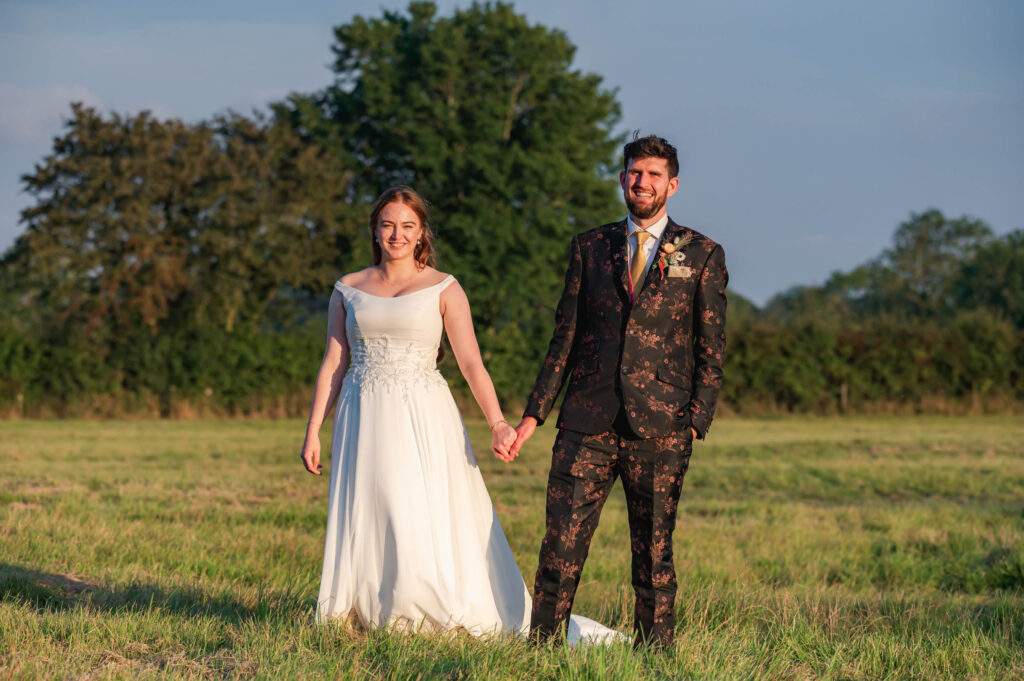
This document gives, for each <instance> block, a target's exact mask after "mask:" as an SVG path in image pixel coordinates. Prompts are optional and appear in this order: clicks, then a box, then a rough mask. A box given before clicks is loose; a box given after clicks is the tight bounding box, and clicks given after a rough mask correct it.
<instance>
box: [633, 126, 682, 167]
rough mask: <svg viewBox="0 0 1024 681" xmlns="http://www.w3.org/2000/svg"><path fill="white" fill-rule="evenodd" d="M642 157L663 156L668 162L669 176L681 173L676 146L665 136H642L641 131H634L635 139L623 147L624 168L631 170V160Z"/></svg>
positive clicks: (637, 159)
mask: <svg viewBox="0 0 1024 681" xmlns="http://www.w3.org/2000/svg"><path fill="white" fill-rule="evenodd" d="M642 158H663V159H665V160H666V161H667V162H668V176H669V178H673V177H675V176H676V175H678V174H679V157H678V156H677V155H676V148H675V147H673V146H672V145H671V144H669V142H668V140H667V139H665V138H664V137H658V136H657V135H647V136H646V137H641V136H640V131H639V130H636V131H634V132H633V141H632V142H627V143H626V146H624V147H622V169H623V170H629V162H630V161H639V160H640V159H642Z"/></svg>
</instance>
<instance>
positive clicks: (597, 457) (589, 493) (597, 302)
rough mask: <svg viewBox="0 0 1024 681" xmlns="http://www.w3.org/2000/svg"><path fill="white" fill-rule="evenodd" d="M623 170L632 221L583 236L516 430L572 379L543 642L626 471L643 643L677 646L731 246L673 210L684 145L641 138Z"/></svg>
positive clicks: (560, 442)
mask: <svg viewBox="0 0 1024 681" xmlns="http://www.w3.org/2000/svg"><path fill="white" fill-rule="evenodd" d="M623 166H624V170H623V172H622V173H620V174H619V183H620V184H621V185H622V195H623V197H624V198H625V200H626V206H627V208H628V209H629V216H628V217H627V218H626V219H625V220H621V221H619V222H613V223H611V224H607V225H603V226H601V227H597V228H596V229H592V230H590V231H588V232H583V233H582V234H578V235H576V237H574V238H573V240H572V245H571V248H570V252H569V270H568V272H567V273H566V275H565V290H564V291H563V292H562V298H561V300H560V301H559V303H558V309H557V311H556V315H555V330H554V333H553V334H552V337H551V344H550V345H549V347H548V354H547V357H546V358H545V359H544V365H543V366H542V367H541V370H540V374H539V375H538V376H537V382H536V383H535V384H534V388H533V393H532V394H531V395H530V399H529V402H528V403H527V406H526V411H525V413H524V416H523V420H522V423H520V424H519V426H518V428H517V429H516V430H517V431H518V435H519V437H518V438H517V440H516V443H515V445H514V446H513V451H514V452H517V453H518V451H519V448H520V447H521V446H522V444H523V442H525V441H526V440H527V439H528V438H529V437H530V436H531V435H533V432H534V429H536V427H537V426H538V425H539V424H541V423H543V422H544V419H545V418H547V415H548V413H549V412H550V411H551V408H552V406H553V405H554V402H555V398H556V397H557V396H558V393H559V392H560V391H561V389H562V385H563V384H564V383H565V382H566V379H567V378H568V381H569V387H568V390H567V391H566V394H565V400H564V402H563V403H562V409H561V413H560V415H559V418H558V437H557V438H556V439H555V445H554V450H553V455H552V458H551V472H550V474H549V477H548V488H547V521H546V532H545V533H544V540H543V543H542V545H541V549H540V564H539V565H538V567H537V578H536V582H535V583H534V596H533V620H532V622H531V623H530V631H531V636H532V637H533V638H534V640H537V641H543V640H545V639H547V638H548V637H551V636H553V635H559V634H560V633H561V631H562V629H563V627H564V626H566V625H567V624H568V621H569V612H570V610H571V609H572V603H573V598H574V597H575V595H576V587H577V585H578V584H579V579H580V572H581V570H582V569H583V562H584V561H585V560H586V558H587V552H588V550H589V548H590V540H591V538H592V537H593V534H594V529H595V528H596V527H597V521H598V517H599V516H600V514H601V508H602V506H604V502H605V500H606V499H607V497H608V492H609V491H610V490H611V487H612V484H613V483H614V482H615V478H616V477H621V478H622V485H623V487H624V489H625V493H626V504H627V507H628V511H629V534H630V546H631V549H632V553H633V566H632V582H633V590H634V592H635V594H636V605H635V610H634V620H635V630H636V638H635V640H634V643H635V644H645V643H654V644H660V645H665V646H668V645H671V644H672V641H673V636H674V629H675V595H676V574H675V568H674V566H673V564H672V531H673V530H674V529H675V524H676V506H677V504H678V502H679V492H680V489H681V487H682V484H683V475H684V474H685V473H686V469H687V467H688V465H689V461H690V452H691V449H692V446H693V440H694V438H700V439H703V438H704V436H705V435H706V434H707V431H708V427H709V426H710V425H711V418H712V415H713V414H714V411H715V404H716V402H717V400H718V390H719V388H720V387H721V385H722V360H723V357H724V354H725V286H726V283H727V282H728V279H729V275H728V273H727V272H726V269H725V255H724V253H723V252H722V247H721V246H719V245H718V244H716V243H715V242H714V241H712V240H711V239H709V238H707V237H706V236H704V235H703V234H701V233H699V232H695V231H694V230H692V229H689V228H687V227H683V226H682V225H678V224H676V223H675V222H673V221H672V220H671V219H669V217H668V215H667V214H666V212H665V201H666V199H667V198H668V197H670V196H672V195H673V194H674V193H675V192H676V189H677V188H678V187H679V178H678V177H677V174H678V171H679V161H678V159H677V157H676V150H675V147H673V146H672V145H671V144H669V143H668V142H667V141H666V140H664V139H662V138H660V137H656V136H653V135H652V136H648V137H638V136H636V135H634V138H633V141H632V142H630V143H628V144H626V146H625V147H624V148H623Z"/></svg>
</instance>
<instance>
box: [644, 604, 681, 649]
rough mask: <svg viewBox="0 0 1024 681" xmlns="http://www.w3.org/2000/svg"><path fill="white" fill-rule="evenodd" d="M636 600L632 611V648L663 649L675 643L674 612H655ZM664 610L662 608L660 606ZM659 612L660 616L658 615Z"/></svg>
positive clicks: (655, 610) (655, 609) (656, 609)
mask: <svg viewBox="0 0 1024 681" xmlns="http://www.w3.org/2000/svg"><path fill="white" fill-rule="evenodd" d="M658 610H659V609H658V608H652V607H644V606H643V605H641V603H640V602H639V601H638V602H637V604H636V607H635V609H634V611H633V622H634V624H633V649H634V650H636V649H645V650H652V651H653V650H664V649H666V648H671V647H672V646H673V645H674V644H675V624H676V622H675V619H676V618H675V613H673V612H671V611H669V613H668V615H667V616H666V615H665V614H664V613H657V611H658ZM661 610H664V608H661ZM659 614H660V616H658V615H659Z"/></svg>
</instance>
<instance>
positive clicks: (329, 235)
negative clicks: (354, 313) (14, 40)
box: [0, 104, 362, 402]
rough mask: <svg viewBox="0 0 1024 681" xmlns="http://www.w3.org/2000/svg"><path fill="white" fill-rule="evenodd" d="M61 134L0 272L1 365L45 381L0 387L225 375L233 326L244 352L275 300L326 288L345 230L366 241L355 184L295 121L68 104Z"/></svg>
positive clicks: (131, 384)
mask: <svg viewBox="0 0 1024 681" xmlns="http://www.w3.org/2000/svg"><path fill="white" fill-rule="evenodd" d="M65 128H66V130H65V134H64V135H63V136H62V137H59V138H57V139H56V140H55V141H54V148H53V153H52V154H50V155H49V156H47V157H46V158H45V159H44V161H43V162H42V163H40V164H38V165H37V166H36V168H35V170H34V172H32V173H29V174H26V175H25V176H23V178H22V179H23V181H24V183H25V188H26V190H27V192H28V193H29V194H30V195H32V196H33V197H34V198H35V204H34V205H33V206H31V207H30V208H28V209H26V210H25V211H24V212H23V214H22V219H23V222H25V223H26V225H27V229H26V231H25V232H24V233H23V234H22V235H21V236H20V237H19V238H18V240H17V241H16V243H15V245H14V246H13V247H12V248H11V249H10V250H9V251H8V252H7V253H6V254H5V256H4V259H3V262H2V270H3V273H2V274H3V277H2V281H3V284H4V287H5V289H4V291H3V295H2V296H0V298H2V300H3V301H4V302H5V306H11V305H14V306H15V307H16V309H17V313H18V316H19V318H20V317H23V318H24V319H25V323H23V324H21V326H20V327H19V328H17V329H15V328H13V327H11V325H4V326H0V335H2V336H3V338H0V361H2V362H3V363H4V365H5V366H8V367H11V376H14V375H15V374H16V373H17V371H15V369H17V367H27V366H30V365H31V366H33V367H37V368H38V370H39V373H38V375H37V376H36V379H35V380H33V381H29V380H27V379H26V380H22V379H18V380H12V382H11V385H10V386H8V387H7V388H5V389H4V388H0V392H12V391H17V390H20V389H22V388H25V387H26V386H28V387H29V388H30V389H31V390H35V391H36V392H37V393H39V394H40V395H41V396H44V397H45V396H46V395H59V396H61V399H64V400H66V401H71V400H72V399H73V398H74V397H75V396H76V395H82V396H88V395H95V394H100V393H112V394H118V393H122V392H127V393H132V394H151V395H156V396H158V397H159V399H160V400H161V401H162V402H166V399H167V398H168V395H169V394H170V392H172V391H174V390H175V389H177V388H180V387H185V386H186V385H187V384H189V383H190V381H192V382H194V379H195V376H197V375H201V374H202V372H203V371H204V370H203V369H201V368H200V367H197V365H196V364H195V362H200V363H202V362H205V363H206V365H209V366H212V365H216V364H218V363H219V364H220V365H224V361H223V359H222V358H220V357H218V356H217V354H216V353H215V352H214V353H211V348H214V349H216V348H224V347H227V346H228V345H229V344H231V343H234V344H235V345H236V346H244V345H245V343H240V342H238V341H237V339H236V340H234V341H232V339H231V338H230V335H231V334H232V333H237V332H238V331H240V330H241V331H243V332H244V335H245V337H246V341H247V342H249V341H250V339H251V337H252V336H253V335H254V333H255V332H256V330H258V329H259V328H260V326H261V325H263V324H264V323H265V322H267V321H268V319H267V312H268V310H269V309H270V308H271V303H272V302H273V301H274V300H275V299H276V298H277V297H279V296H280V295H281V294H282V293H283V292H285V293H287V292H291V291H294V290H295V289H302V288H308V289H316V290H317V291H323V290H324V288H325V285H326V284H327V282H330V281H332V280H333V278H334V275H335V274H336V271H337V266H336V265H335V260H336V253H337V249H338V247H339V245H340V246H341V248H343V249H344V248H347V244H348V242H349V241H351V238H350V237H351V234H349V233H348V232H347V231H346V230H350V229H352V230H356V231H358V232H359V233H360V236H361V234H362V230H361V229H359V228H358V226H357V225H355V224H354V223H353V222H352V221H351V220H348V219H347V214H346V212H345V211H346V210H347V208H348V204H347V203H346V202H345V201H344V200H343V196H344V194H345V192H346V191H347V182H348V179H347V178H348V177H350V175H349V174H348V173H346V172H345V170H344V169H343V168H341V167H339V164H338V163H337V160H336V159H335V158H334V157H332V156H330V155H329V154H326V153H325V152H324V151H323V150H321V149H319V148H318V147H316V146H315V145H310V144H308V143H306V142H304V141H303V140H301V138H300V137H299V136H298V135H296V134H295V131H294V130H293V129H292V128H291V126H287V125H281V124H276V123H272V122H268V121H266V120H265V119H264V118H263V117H260V116H257V117H256V118H254V119H247V118H244V117H242V116H239V115H237V114H228V115H224V116H218V117H216V118H214V119H213V120H212V121H209V122H203V123H199V124H197V125H186V124H184V123H182V122H180V121H176V120H168V121H159V120H157V119H155V118H153V117H152V116H151V115H150V114H149V113H148V112H142V113H140V114H138V115H134V116H125V117H122V116H118V115H113V116H110V117H103V116H101V115H99V114H98V113H97V112H96V111H95V110H93V109H90V108H87V107H83V106H81V105H77V104H76V105H74V106H73V107H72V117H71V118H70V119H69V120H68V121H67V122H66V124H65ZM12 300H13V301H14V302H12ZM4 339H6V340H4ZM25 339H28V343H29V346H31V347H37V348H40V349H41V350H39V351H37V352H34V354H33V353H27V354H26V351H25V347H26V344H25V342H24V341H25ZM176 343H177V344H178V347H175V344H176ZM197 343H199V344H204V345H205V346H209V347H196V344H197ZM264 346H267V344H264ZM40 353H42V354H40ZM18 371H20V372H21V374H19V375H22V374H24V375H28V374H26V373H25V371H27V370H24V371H23V370H20V369H19V370H18ZM265 380H266V381H269V380H270V379H269V378H266V379H265ZM0 383H2V381H0Z"/></svg>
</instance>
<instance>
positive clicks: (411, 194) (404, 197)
mask: <svg viewBox="0 0 1024 681" xmlns="http://www.w3.org/2000/svg"><path fill="white" fill-rule="evenodd" d="M396 201H397V202H398V203H402V204H405V205H406V206H408V207H409V208H411V209H412V212H414V213H416V217H418V218H419V219H420V226H421V227H422V228H423V232H422V234H421V236H420V242H419V243H418V244H417V245H416V250H414V251H413V257H415V258H416V264H417V266H418V267H419V268H420V269H423V268H424V267H426V266H427V265H430V266H431V267H434V266H435V263H436V261H437V256H436V255H434V231H433V230H432V229H430V220H429V219H428V216H427V201H426V199H424V198H423V197H422V196H420V195H419V194H418V193H416V190H415V189H413V188H412V187H406V186H405V185H404V184H400V185H397V186H394V187H391V188H390V189H387V190H385V191H384V193H383V194H381V195H380V196H378V197H377V200H376V201H375V202H374V204H373V209H372V210H371V211H370V246H371V247H372V248H373V264H374V265H379V264H380V259H381V252H380V244H379V243H377V220H378V219H379V218H380V214H381V211H383V210H384V207H385V206H387V205H388V204H389V203H394V202H396Z"/></svg>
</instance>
